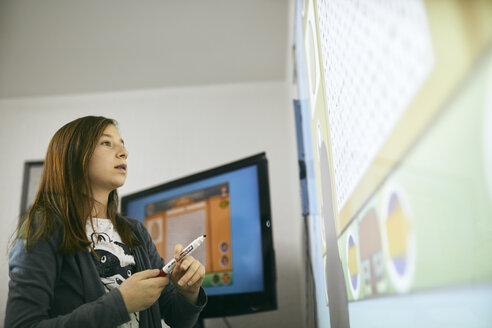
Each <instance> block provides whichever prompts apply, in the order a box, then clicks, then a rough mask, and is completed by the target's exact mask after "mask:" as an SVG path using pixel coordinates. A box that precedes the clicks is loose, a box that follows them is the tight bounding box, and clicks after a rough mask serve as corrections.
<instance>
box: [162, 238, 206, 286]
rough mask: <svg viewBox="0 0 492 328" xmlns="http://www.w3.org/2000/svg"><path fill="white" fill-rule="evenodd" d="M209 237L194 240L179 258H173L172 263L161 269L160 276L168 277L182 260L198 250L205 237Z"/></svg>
mask: <svg viewBox="0 0 492 328" xmlns="http://www.w3.org/2000/svg"><path fill="white" fill-rule="evenodd" d="M206 236H207V235H203V236H200V237H198V238H197V239H195V240H193V241H192V242H191V243H190V244H189V245H188V246H186V247H185V248H184V249H183V250H182V251H181V253H179V255H178V257H175V258H173V259H172V260H171V261H169V262H168V263H167V264H166V265H165V266H164V267H163V268H162V269H161V273H160V274H159V275H160V276H164V277H165V276H167V275H168V274H170V273H171V272H173V269H174V267H175V266H176V264H177V263H178V262H179V261H181V260H182V259H184V258H185V257H186V256H188V255H190V254H191V253H193V251H194V250H195V249H197V248H198V246H200V245H201V244H202V243H203V242H204V241H205V237H206Z"/></svg>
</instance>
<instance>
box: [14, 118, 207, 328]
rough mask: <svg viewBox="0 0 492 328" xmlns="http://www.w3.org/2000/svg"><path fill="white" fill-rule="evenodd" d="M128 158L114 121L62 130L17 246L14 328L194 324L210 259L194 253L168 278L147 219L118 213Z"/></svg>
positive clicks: (83, 122) (87, 121)
mask: <svg viewBox="0 0 492 328" xmlns="http://www.w3.org/2000/svg"><path fill="white" fill-rule="evenodd" d="M127 157H128V152H127V150H126V149H125V146H124V143H123V140H122V139H121V137H120V134H119V132H118V130H117V128H116V122H115V121H114V120H112V119H107V118H104V117H94V116H87V117H82V118H79V119H77V120H74V121H72V122H70V123H68V124H66V125H65V126H63V127H62V128H61V129H59V130H58V131H57V132H56V133H55V135H54V136H53V138H52V139H51V142H50V144H49V146H48V151H47V154H46V159H45V163H44V169H43V173H42V177H41V181H40V185H39V190H38V194H37V196H36V199H35V201H34V204H33V205H32V207H31V208H30V210H29V211H28V213H27V214H26V215H25V216H24V217H23V218H22V219H21V220H20V221H19V226H18V229H17V237H18V238H17V240H16V242H15V244H14V246H13V247H12V249H11V252H10V257H9V275H10V282H9V295H8V300H7V309H6V316H5V327H33V326H35V327H125V328H127V327H161V318H163V319H164V320H165V322H166V323H167V324H168V325H170V326H172V327H192V326H193V325H194V324H195V322H196V321H197V319H198V316H199V314H200V311H201V310H202V309H203V307H204V306H205V303H206V295H205V293H204V291H203V288H201V283H202V281H203V278H204V275H205V269H204V267H203V265H202V264H200V262H198V261H197V260H195V259H194V258H193V257H191V256H188V257H186V258H185V259H184V260H183V261H182V262H181V263H180V264H179V265H177V266H176V268H175V269H174V271H173V272H172V274H171V275H170V276H169V277H161V276H159V270H158V269H159V268H162V266H163V265H164V262H163V260H162V258H161V257H160V256H159V254H158V253H157V250H156V248H155V246H154V244H153V243H152V240H151V237H150V235H149V234H148V232H147V231H146V229H145V226H144V225H143V224H142V223H141V222H140V221H138V220H136V219H132V218H127V217H123V216H120V215H119V214H117V213H116V211H117V208H118V194H117V191H116V189H117V188H118V187H120V186H122V185H123V183H124V182H125V179H126V174H127V164H126V159H127ZM181 250H182V246H181V245H176V246H175V248H174V253H175V254H179V252H180V251H181ZM170 280H171V281H172V284H170V283H169V282H170Z"/></svg>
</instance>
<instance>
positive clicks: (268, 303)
mask: <svg viewBox="0 0 492 328" xmlns="http://www.w3.org/2000/svg"><path fill="white" fill-rule="evenodd" d="M121 206H122V208H121V210H122V213H123V215H127V216H130V217H134V218H136V219H138V220H140V221H142V222H143V223H144V224H145V226H146V228H147V230H148V231H149V233H150V235H151V237H152V240H153V242H154V244H155V246H156V248H157V250H158V252H159V254H160V255H161V257H162V258H163V259H164V260H165V262H166V263H167V261H169V260H170V259H171V258H172V256H173V247H174V245H175V244H178V243H179V244H182V245H183V246H186V245H187V244H188V243H190V242H191V241H193V240H194V239H195V238H196V237H198V236H200V235H203V234H206V235H207V238H206V241H205V245H202V246H200V247H199V248H198V249H197V250H196V251H195V252H194V253H193V256H194V257H195V258H196V259H198V260H199V261H200V262H201V263H202V264H204V266H205V268H206V269H205V270H206V273H205V279H204V281H203V284H202V286H203V288H204V289H205V292H206V293H207V295H208V303H207V306H206V307H205V309H204V311H203V312H202V318H209V317H223V316H231V315H239V314H248V313H253V312H260V311H267V310H274V309H276V308H277V297H276V271H275V255H274V248H273V239H272V222H271V211H270V196H269V184H268V165H267V158H266V155H265V153H261V154H258V155H255V156H251V157H248V158H245V159H242V160H239V161H236V162H233V163H229V164H226V165H223V166H220V167H216V168H213V169H208V170H205V171H202V172H199V173H196V174H193V175H190V176H186V177H183V178H179V179H177V180H174V181H170V182H166V183H164V184H161V185H159V186H155V187H152V188H149V189H146V190H143V191H140V192H136V193H133V194H130V195H126V196H124V197H122V201H121Z"/></svg>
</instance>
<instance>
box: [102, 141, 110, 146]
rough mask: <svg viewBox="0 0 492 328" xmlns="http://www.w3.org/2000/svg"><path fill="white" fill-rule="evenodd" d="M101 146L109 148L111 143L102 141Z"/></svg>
mask: <svg viewBox="0 0 492 328" xmlns="http://www.w3.org/2000/svg"><path fill="white" fill-rule="evenodd" d="M101 145H105V146H111V142H109V141H103V142H101Z"/></svg>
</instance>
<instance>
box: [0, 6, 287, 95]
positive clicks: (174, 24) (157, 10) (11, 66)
mask: <svg viewBox="0 0 492 328" xmlns="http://www.w3.org/2000/svg"><path fill="white" fill-rule="evenodd" d="M290 3H291V2H290V1H288V0H206V1H204V0H201V1H200V0H181V1H169V0H160V1H157V0H152V1H151V0H145V1H135V0H104V1H100V0H83V1H80V0H43V1H39V0H0V98H12V97H32V96H43V95H59V94H74V93H92V92H105V91H115V90H133V89H148V88H161V87H181V86H188V85H204V84H223V83H227V84H229V83H243V82H253V81H255V82H256V81H271V80H285V74H286V69H285V67H286V57H287V54H288V45H287V37H288V31H289V29H293V27H290V26H288V25H289V23H288V16H289V15H288V14H289V13H288V10H289V8H290Z"/></svg>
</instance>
